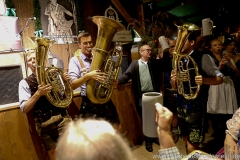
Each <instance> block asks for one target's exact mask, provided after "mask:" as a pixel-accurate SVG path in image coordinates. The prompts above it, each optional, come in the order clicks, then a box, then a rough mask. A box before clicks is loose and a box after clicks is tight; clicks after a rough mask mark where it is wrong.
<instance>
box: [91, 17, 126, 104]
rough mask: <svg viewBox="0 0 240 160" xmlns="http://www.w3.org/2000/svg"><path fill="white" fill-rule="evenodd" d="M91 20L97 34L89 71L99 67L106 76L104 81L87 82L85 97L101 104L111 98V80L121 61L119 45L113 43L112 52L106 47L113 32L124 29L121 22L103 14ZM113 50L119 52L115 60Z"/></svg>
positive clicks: (108, 45) (114, 78)
mask: <svg viewBox="0 0 240 160" xmlns="http://www.w3.org/2000/svg"><path fill="white" fill-rule="evenodd" d="M91 20H92V21H93V22H94V23H95V24H96V25H97V26H98V35H97V40H96V45H95V46H94V48H93V50H92V53H93V60H92V64H91V67H90V72H91V71H93V70H96V69H99V70H101V71H102V72H104V73H106V75H107V76H106V79H105V81H104V82H101V83H99V82H96V81H94V80H89V81H88V82H87V97H88V98H89V100H90V101H91V102H92V103H96V104H103V103H106V102H108V101H109V100H110V99H111V95H112V92H113V82H114V80H116V79H117V76H118V72H119V69H120V65H121V61H122V46H121V45H119V44H117V45H115V46H114V50H113V52H111V51H108V49H109V47H110V44H111V41H112V39H113V36H114V35H115V33H116V32H117V31H120V30H125V27H124V26H123V25H122V24H121V23H119V22H117V21H115V20H113V19H110V18H107V17H104V16H94V17H92V18H91ZM114 52H118V53H119V59H118V61H117V62H115V61H113V60H112V54H113V53H114Z"/></svg>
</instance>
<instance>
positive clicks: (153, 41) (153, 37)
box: [129, 11, 172, 54]
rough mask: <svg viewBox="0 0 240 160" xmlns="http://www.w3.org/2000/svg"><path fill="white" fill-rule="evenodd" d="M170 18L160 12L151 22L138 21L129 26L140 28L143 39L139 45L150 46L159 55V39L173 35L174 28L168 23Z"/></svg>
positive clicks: (146, 20)
mask: <svg viewBox="0 0 240 160" xmlns="http://www.w3.org/2000/svg"><path fill="white" fill-rule="evenodd" d="M168 19H169V16H168V14H167V13H166V12H161V11H160V12H158V13H156V14H154V15H153V16H152V19H151V20H148V19H145V20H143V21H140V22H138V21H137V20H136V21H134V22H133V23H131V24H129V26H131V25H132V26H133V29H134V27H136V26H137V27H138V28H139V34H140V36H141V38H142V40H141V43H139V45H140V46H141V45H143V44H148V45H149V46H151V48H152V49H153V51H154V54H157V53H158V38H159V37H160V36H165V37H167V38H169V37H170V36H171V35H172V27H171V26H170V25H168V24H167V23H166V21H167V20H168Z"/></svg>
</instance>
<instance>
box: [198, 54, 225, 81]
mask: <svg viewBox="0 0 240 160" xmlns="http://www.w3.org/2000/svg"><path fill="white" fill-rule="evenodd" d="M202 69H203V71H204V72H205V73H206V74H207V76H209V77H215V76H218V77H224V75H223V74H222V73H221V72H220V70H219V69H218V67H217V65H216V64H215V63H214V60H213V58H212V57H211V56H210V55H208V54H204V55H203V56H202Z"/></svg>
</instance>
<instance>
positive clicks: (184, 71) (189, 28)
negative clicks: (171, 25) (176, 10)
mask: <svg viewBox="0 0 240 160" xmlns="http://www.w3.org/2000/svg"><path fill="white" fill-rule="evenodd" d="M175 25H176V26H177V27H178V37H177V41H176V46H175V49H174V51H173V61H172V62H173V63H172V64H173V69H174V71H175V73H176V75H177V78H176V82H177V91H178V93H179V94H181V95H183V97H184V98H185V99H187V100H190V99H195V98H196V97H197V95H198V93H199V90H200V85H196V86H192V85H191V79H190V73H189V72H190V71H191V70H195V74H196V76H198V75H199V72H198V66H197V64H196V62H195V61H194V59H193V58H192V57H191V56H189V55H186V54H181V51H182V48H183V46H184V44H185V43H186V41H187V39H188V36H189V35H190V33H191V32H193V31H196V30H199V29H200V28H199V27H198V26H196V25H194V24H192V23H189V22H175ZM183 59H185V61H186V66H184V65H183V62H182V60H183ZM190 63H192V64H193V66H194V68H188V65H189V64H190ZM186 84H187V85H188V88H189V91H188V92H187V91H185V90H184V85H186ZM194 90H195V91H194Z"/></svg>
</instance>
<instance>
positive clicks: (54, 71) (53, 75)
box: [31, 37, 73, 108]
mask: <svg viewBox="0 0 240 160" xmlns="http://www.w3.org/2000/svg"><path fill="white" fill-rule="evenodd" d="M31 40H33V41H34V42H36V44H37V47H36V76H37V81H38V84H51V86H52V91H51V92H50V93H48V94H47V95H46V97H47V99H48V101H49V102H50V103H51V104H53V105H54V106H56V107H59V108H67V107H68V106H69V105H70V103H71V102H72V98H73V90H72V86H71V84H70V82H69V81H65V80H64V78H63V76H62V75H63V71H62V69H60V68H57V67H54V66H52V67H46V61H47V54H48V51H49V46H50V45H51V44H53V43H54V42H55V41H53V40H50V39H47V38H38V37H31Z"/></svg>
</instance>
